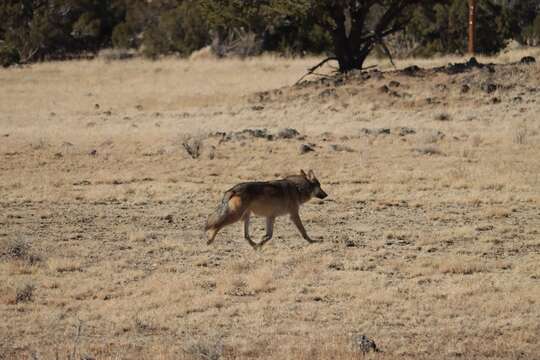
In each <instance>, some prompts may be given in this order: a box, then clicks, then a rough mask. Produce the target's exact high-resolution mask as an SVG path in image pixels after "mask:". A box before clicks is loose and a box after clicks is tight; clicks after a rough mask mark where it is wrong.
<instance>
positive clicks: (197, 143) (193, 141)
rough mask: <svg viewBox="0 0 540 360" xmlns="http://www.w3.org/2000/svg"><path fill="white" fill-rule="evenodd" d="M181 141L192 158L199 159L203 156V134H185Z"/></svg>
mask: <svg viewBox="0 0 540 360" xmlns="http://www.w3.org/2000/svg"><path fill="white" fill-rule="evenodd" d="M181 142H182V146H183V147H184V149H185V150H186V152H187V153H188V155H189V156H191V158H192V159H197V158H199V156H201V152H202V149H203V138H202V136H192V135H185V136H184V137H183V138H182V140H181Z"/></svg>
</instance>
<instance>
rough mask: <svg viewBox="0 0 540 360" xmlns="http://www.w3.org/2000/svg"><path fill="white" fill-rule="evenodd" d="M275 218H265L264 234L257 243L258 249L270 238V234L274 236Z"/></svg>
mask: <svg viewBox="0 0 540 360" xmlns="http://www.w3.org/2000/svg"><path fill="white" fill-rule="evenodd" d="M275 220H276V218H275V217H272V216H271V217H267V218H266V234H265V235H264V236H263V238H262V241H261V242H260V243H259V244H258V245H257V248H258V249H261V248H262V247H263V246H264V244H266V243H267V242H269V241H270V240H272V236H274V221H275Z"/></svg>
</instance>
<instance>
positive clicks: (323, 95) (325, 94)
mask: <svg viewBox="0 0 540 360" xmlns="http://www.w3.org/2000/svg"><path fill="white" fill-rule="evenodd" d="M319 97H320V98H327V97H333V98H337V92H336V89H326V90H323V91H322V92H321V93H320V94H319Z"/></svg>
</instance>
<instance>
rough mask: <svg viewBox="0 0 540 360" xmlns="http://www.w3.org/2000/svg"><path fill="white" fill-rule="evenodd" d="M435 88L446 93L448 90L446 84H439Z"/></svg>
mask: <svg viewBox="0 0 540 360" xmlns="http://www.w3.org/2000/svg"><path fill="white" fill-rule="evenodd" d="M435 88H436V89H437V90H439V91H445V90H448V86H446V85H445V84H437V85H435Z"/></svg>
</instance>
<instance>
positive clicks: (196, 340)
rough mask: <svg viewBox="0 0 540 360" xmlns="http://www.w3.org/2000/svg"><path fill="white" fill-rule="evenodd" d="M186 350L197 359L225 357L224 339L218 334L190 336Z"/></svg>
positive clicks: (216, 359)
mask: <svg viewBox="0 0 540 360" xmlns="http://www.w3.org/2000/svg"><path fill="white" fill-rule="evenodd" d="M184 352H185V353H186V354H188V355H190V356H193V357H194V358H195V359H201V360H219V359H221V358H222V357H223V354H224V346H223V341H222V340H221V338H220V337H219V336H217V335H212V336H198V337H193V338H190V339H189V340H188V341H187V344H186V345H185V346H184Z"/></svg>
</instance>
